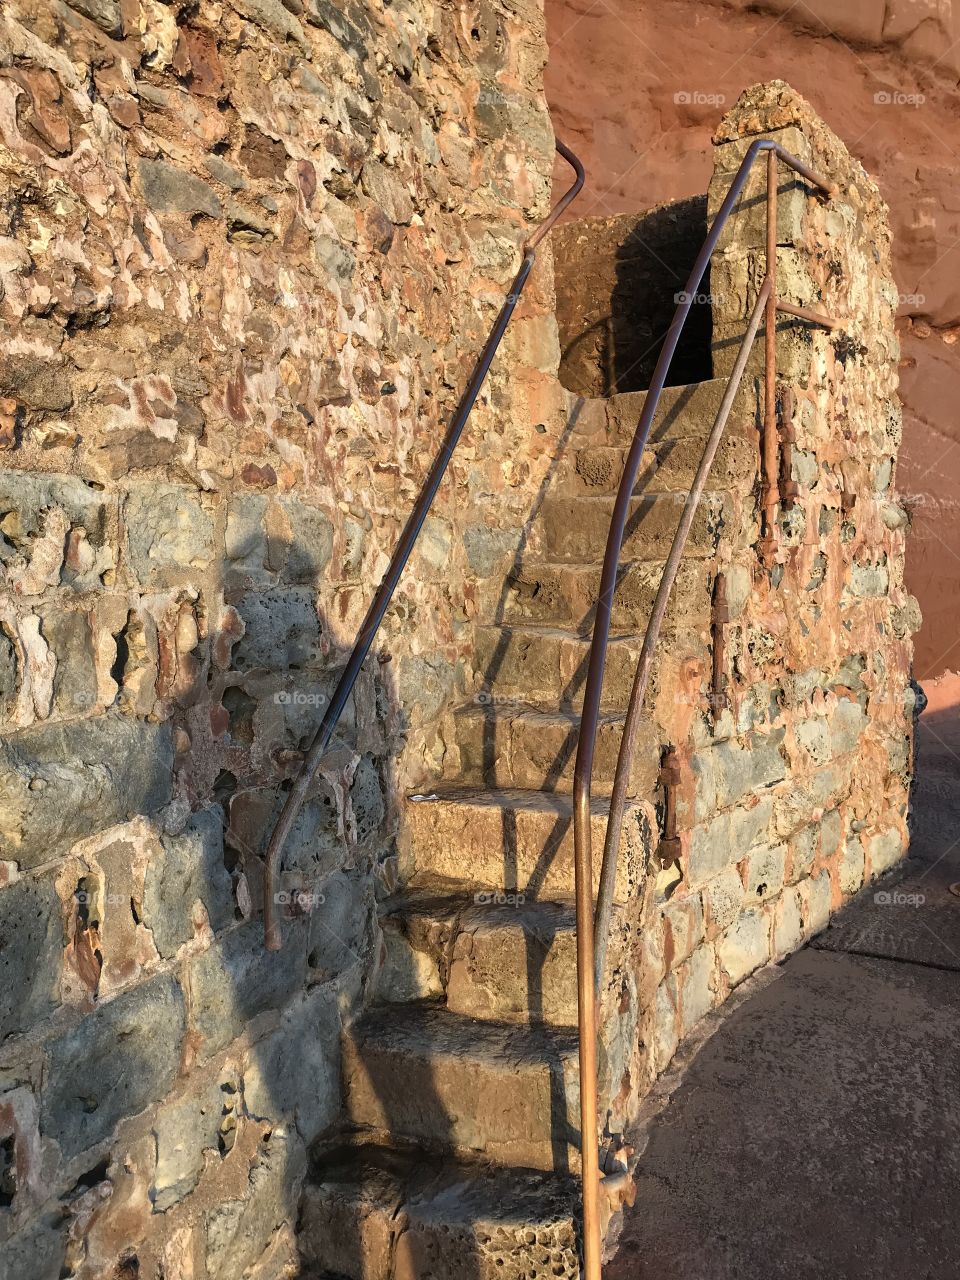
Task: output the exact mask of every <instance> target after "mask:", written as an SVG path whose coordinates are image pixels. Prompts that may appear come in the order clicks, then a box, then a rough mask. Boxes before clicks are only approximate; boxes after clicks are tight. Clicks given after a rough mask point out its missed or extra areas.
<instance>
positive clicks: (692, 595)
mask: <svg viewBox="0 0 960 1280" xmlns="http://www.w3.org/2000/svg"><path fill="white" fill-rule="evenodd" d="M663 568H664V562H663V561H662V560H650V561H644V560H640V561H632V562H630V561H627V562H624V563H623V564H621V566H620V570H619V573H618V576H617V585H616V589H615V591H614V596H613V613H612V617H611V626H612V628H613V630H614V631H624V632H637V633H641V634H642V632H643V631H644V629H645V628H646V625H647V622H648V621H649V618H650V612H651V610H652V608H653V602H654V600H655V599H656V595H657V589H658V587H659V586H660V579H661V577H662V576H663ZM713 581H714V572H713V566H712V564H711V563H709V562H708V561H704V560H699V559H689V560H684V561H682V562H681V564H680V568H679V571H678V573H677V579H676V582H675V583H674V586H673V590H672V591H671V593H670V602H669V605H668V606H667V613H666V617H665V618H664V625H663V636H664V638H665V639H666V638H668V637H670V636H671V635H673V634H675V633H676V632H677V631H678V630H680V629H682V628H691V627H692V628H704V627H708V626H709V625H710V600H711V592H712V590H713ZM599 594H600V567H599V566H598V565H579V564H564V563H543V564H537V563H528V564H524V565H522V566H521V567H520V568H518V569H516V570H515V571H514V572H513V573H512V574H511V576H510V579H509V582H508V588H507V593H506V598H505V600H504V604H503V612H502V617H503V621H504V622H505V623H507V624H508V625H511V624H512V625H522V624H524V623H533V624H534V625H538V626H553V627H569V628H571V629H572V630H574V631H576V632H578V633H579V634H581V635H585V634H589V632H590V629H591V628H592V626H593V623H594V619H595V617H596V605H597V598H598V596H599Z"/></svg>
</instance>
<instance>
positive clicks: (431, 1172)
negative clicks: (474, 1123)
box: [297, 1143, 580, 1280]
mask: <svg viewBox="0 0 960 1280" xmlns="http://www.w3.org/2000/svg"><path fill="white" fill-rule="evenodd" d="M576 1205H577V1187H576V1183H575V1181H574V1180H573V1179H572V1178H567V1177H559V1176H557V1175H554V1174H549V1173H540V1172H535V1171H529V1170H506V1169H496V1168H493V1167H491V1166H489V1165H488V1164H486V1163H482V1162H474V1161H454V1160H451V1159H447V1160H445V1161H444V1162H443V1163H442V1164H438V1162H436V1161H433V1160H429V1161H428V1160H424V1158H423V1152H422V1151H420V1150H418V1149H416V1148H406V1149H404V1148H401V1149H396V1148H391V1147H387V1146H379V1145H375V1144H373V1143H358V1144H344V1145H343V1146H341V1147H339V1148H336V1149H334V1150H332V1151H331V1152H329V1153H328V1154H326V1155H325V1156H320V1157H319V1158H317V1159H315V1161H314V1164H313V1168H312V1171H311V1175H310V1177H309V1178H308V1180H307V1183H306V1185H305V1186H304V1190H303V1196H302V1199H301V1216H300V1222H299V1230H298V1233H297V1245H298V1248H299V1250H300V1255H301V1258H302V1260H303V1263H304V1264H305V1265H307V1266H310V1267H313V1268H315V1269H316V1270H317V1271H319V1272H320V1273H321V1274H323V1273H325V1274H326V1275H328V1276H330V1277H333V1276H336V1277H338V1278H339V1280H344V1278H345V1280H426V1278H427V1277H431V1280H454V1278H455V1277H456V1278H458V1280H459V1278H460V1277H469V1280H523V1278H525V1277H529V1276H531V1275H533V1276H545V1277H546V1276H553V1277H557V1278H558V1280H577V1277H578V1276H579V1274H580V1271H579V1259H578V1232H577V1228H576V1225H575V1223H576V1217H575V1215H576Z"/></svg>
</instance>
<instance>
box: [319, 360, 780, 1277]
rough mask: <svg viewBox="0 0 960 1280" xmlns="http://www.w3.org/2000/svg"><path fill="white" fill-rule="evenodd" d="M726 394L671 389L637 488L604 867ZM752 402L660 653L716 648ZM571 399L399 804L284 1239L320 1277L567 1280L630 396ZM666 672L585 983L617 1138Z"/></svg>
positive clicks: (644, 1023) (642, 1008) (720, 469)
mask: <svg viewBox="0 0 960 1280" xmlns="http://www.w3.org/2000/svg"><path fill="white" fill-rule="evenodd" d="M723 387H724V383H723V382H722V381H711V382H706V383H700V384H697V385H695V386H691V387H674V388H668V389H667V390H666V391H665V393H664V395H663V397H662V401H661V406H660V409H659V413H658V418H657V420H656V422H655V425H654V429H653V432H652V436H651V446H650V449H649V453H648V458H647V461H646V462H645V465H644V468H643V471H642V473H641V476H640V480H639V483H638V486H637V494H636V498H635V500H634V508H635V510H634V515H633V517H632V519H631V523H630V528H629V532H628V537H627V540H626V543H625V546H624V554H623V565H622V571H621V575H620V580H619V584H618V588H617V595H616V600H615V608H614V627H615V637H614V639H613V642H612V644H611V652H610V660H609V664H608V672H607V677H606V683H605V685H604V704H605V708H606V711H605V715H604V718H603V722H602V725H601V729H600V734H599V739H598V748H597V764H596V769H595V786H594V795H595V797H596V799H595V802H594V803H595V818H594V823H595V830H594V848H595V858H594V863H595V865H594V875H595V878H597V879H598V877H599V861H600V851H601V850H602V847H603V829H604V803H603V797H604V796H606V795H609V792H610V788H611V784H612V779H613V771H614V766H615V762H616V755H617V750H618V748H619V742H620V734H621V729H622V723H623V717H622V711H623V709H624V708H625V706H626V703H627V700H628V696H629V691H630V687H631V684H632V680H633V674H634V668H635V665H636V661H637V657H638V655H639V650H640V645H641V642H642V638H643V627H644V625H645V623H646V618H647V616H648V613H649V609H650V605H651V603H652V600H653V596H654V594H655V592H656V588H657V584H658V582H659V578H660V574H661V571H662V568H663V559H664V557H665V556H666V553H667V551H668V549H669V545H670V541H671V538H672V536H673V531H674V529H675V527H676V524H677V521H678V519H679V517H680V513H681V510H682V502H683V500H684V495H685V493H686V491H687V490H688V489H689V486H690V483H691V481H692V478H693V473H694V471H695V469H696V466H697V463H698V462H699V458H700V455H701V452H702V446H703V441H704V437H705V435H706V433H707V432H708V430H709V428H710V426H711V425H712V421H713V416H714V414H715V412H716V408H717V405H718V404H719V400H720V396H721V394H722V391H723ZM751 395H752V391H751ZM748 398H749V397H747V396H746V395H745V396H744V397H742V398H741V399H742V405H741V408H740V410H739V411H736V412H735V414H734V416H733V418H732V419H731V422H730V426H729V429H728V433H727V438H726V440H725V443H724V445H723V447H722V450H721V453H720V456H719V457H718V460H717V462H716V465H715V469H714V480H715V487H714V488H713V489H712V490H711V492H710V494H709V496H708V498H707V500H706V501H705V502H704V504H703V508H702V512H701V514H700V515H698V517H697V521H696V523H695V525H694V531H693V534H692V536H691V539H690V542H689V544H688V548H687V554H686V558H685V561H684V564H683V566H682V570H681V575H680V579H679V581H678V585H677V588H676V591H675V594H674V598H673V603H672V604H671V609H670V614H669V616H668V619H667V625H666V628H665V633H664V637H663V640H662V643H661V652H662V653H663V654H667V655H670V656H671V658H672V659H673V660H675V661H680V660H682V659H686V658H687V657H689V656H690V655H702V654H704V653H705V652H707V651H708V649H709V643H710V607H711V592H712V587H713V577H714V573H715V564H714V559H713V558H714V556H715V552H716V547H717V541H718V537H719V535H720V533H721V531H722V530H723V529H724V528H725V527H728V526H730V525H731V523H735V522H737V521H740V522H745V523H746V524H749V523H750V522H751V521H752V520H753V519H754V517H755V511H754V499H753V491H754V485H755V480H756V474H757V459H758V448H757V431H756V425H755V416H754V410H753V408H752V406H751V405H750V404H748V403H747V400H748ZM571 399H572V403H571V421H572V423H573V426H572V429H571V432H570V435H569V439H568V445H567V448H566V452H565V454H564V456H563V457H562V458H561V460H560V462H559V465H558V468H557V470H556V472H555V475H554V477H553V483H552V485H551V488H550V490H549V492H548V493H547V494H546V495H545V497H544V499H543V502H542V506H541V508H540V511H539V513H538V516H537V519H536V523H535V526H534V527H533V529H532V530H531V531H530V536H529V540H528V543H527V548H526V552H525V555H524V558H523V562H522V564H520V565H518V566H517V567H516V569H515V571H514V573H513V574H512V575H511V577H510V579H509V581H508V582H507V583H506V584H505V589H504V594H503V599H502V603H501V607H500V608H499V610H498V611H497V616H496V617H495V618H494V619H493V620H492V621H491V622H490V623H489V624H488V625H484V626H481V627H480V628H478V632H477V642H476V670H477V676H478V683H479V685H480V691H479V692H478V694H477V695H476V697H475V698H474V699H473V700H471V701H470V702H469V703H467V704H466V705H464V706H462V707H461V708H459V709H458V710H456V712H455V713H454V717H453V718H454V724H455V732H456V741H457V745H458V748H459V750H458V752H452V753H451V755H452V756H454V757H457V756H458V757H459V758H458V760H457V765H456V770H455V772H452V773H451V775H450V776H449V777H447V778H446V779H445V780H444V781H443V782H442V784H441V785H440V786H438V788H437V790H436V791H435V792H433V793H432V794H430V795H427V796H420V797H413V798H411V801H410V803H409V805H408V812H407V814H406V824H405V833H404V840H405V842H406V846H405V850H404V854H405V863H406V865H409V866H411V867H412V868H413V869H414V870H413V874H412V876H411V877H410V878H409V880H408V882H407V883H406V884H405V886H404V887H403V889H402V891H401V892H399V893H398V894H397V895H395V896H394V897H392V898H391V899H389V900H388V901H387V902H385V903H384V904H383V906H382V909H381V927H382V930H383V939H384V961H383V965H382V968H381V971H380V975H379V985H378V989H377V1001H378V1002H377V1003H376V1004H375V1005H374V1006H373V1007H372V1008H370V1009H369V1010H368V1012H367V1013H366V1014H365V1015H364V1016H363V1017H362V1018H361V1019H360V1020H359V1021H358V1022H356V1023H354V1024H353V1026H352V1027H351V1028H350V1029H349V1032H348V1034H347V1036H346V1039H345V1043H344V1053H343V1074H344V1086H345V1094H346V1105H347V1113H348V1116H349V1121H350V1126H351V1129H350V1132H349V1133H347V1134H346V1135H343V1136H342V1138H341V1140H340V1141H339V1142H338V1143H336V1144H334V1145H333V1146H330V1145H328V1146H327V1147H326V1148H325V1149H324V1150H321V1151H317V1152H315V1153H314V1164H313V1168H312V1173H311V1178H310V1180H309V1182H308V1185H307V1188H306V1190H305V1193H304V1197H303V1202H302V1218H301V1223H300V1232H299V1242H300V1248H301V1253H302V1256H303V1258H304V1261H305V1263H306V1264H308V1265H309V1266H310V1267H312V1268H314V1269H315V1270H316V1272H317V1274H319V1275H323V1276H331V1277H332V1276H337V1277H341V1276H343V1277H349V1278H350V1280H413V1277H417V1280H426V1278H427V1277H430V1278H431V1280H441V1277H443V1278H444V1280H446V1278H447V1277H457V1278H458V1280H493V1278H494V1277H501V1278H502V1280H514V1278H516V1280H519V1278H520V1277H521V1276H523V1277H531V1278H533V1277H545V1276H556V1277H565V1276H569V1277H575V1276H578V1275H579V1262H578V1248H577V1238H576V1236H577V1228H576V1227H575V1223H576V1222H577V1220H578V1217H579V1210H578V1200H579V1194H578V1188H577V1185H576V1173H577V1170H578V1167H579V1151H578V1106H579V1100H578V1071H577V1033H576V1021H577V1004H576V991H577V986H576V955H575V928H574V908H573V891H574V883H573V832H572V822H571V798H570V792H571V788H572V778H573V764H574V756H575V752H576V742H577V714H578V704H579V700H580V698H581V696H582V688H583V682H584V678H585V671H586V661H587V654H588V647H589V626H590V624H591V620H592V608H593V602H594V601H595V599H596V594H597V589H598V581H599V572H600V570H599V566H600V561H601V559H602V555H603V548H604V544H605V540H606V536H607V528H608V524H609V519H610V513H611V509H612V504H613V495H614V494H615V491H616V486H617V483H618V481H619V476H620V473H621V469H622V461H623V451H624V449H625V447H626V446H627V445H628V443H629V439H630V437H631V435H632V432H633V429H634V427H635V424H636V421H637V417H638V415H639V412H640V408H641V406H642V402H643V399H644V393H642V392H641V393H629V394H621V395H614V396H611V397H609V398H606V399H599V398H597V399H593V400H582V399H577V400H573V398H571ZM658 688H659V686H658V684H657V681H656V680H655V681H654V682H653V689H652V693H651V699H650V714H649V718H648V722H647V724H646V725H645V731H644V735H643V737H642V740H641V746H640V749H639V751H638V753H637V763H636V767H635V769H634V774H633V778H632V785H631V796H632V807H631V809H630V813H629V820H628V822H627V824H626V837H625V839H624V842H623V848H622V852H621V865H620V869H619V878H618V885H617V890H618V892H617V906H616V908H615V913H614V922H613V926H612V930H611V938H610V943H609V960H608V971H609V975H610V976H609V978H608V980H607V982H606V983H605V986H604V990H603V992H602V995H601V1114H600V1120H601V1129H602V1130H603V1129H606V1131H607V1133H608V1134H612V1135H613V1134H617V1133H618V1132H619V1130H620V1129H621V1127H622V1126H623V1124H625V1123H626V1122H627V1121H628V1120H629V1118H630V1117H631V1113H632V1112H633V1111H634V1110H635V1107H636V1103H637V1101H638V1099H639V1097H640V1096H641V1095H642V1093H643V1091H644V1088H645V1084H646V1083H648V1082H649V1079H650V1078H651V1069H650V1066H649V1063H648V1062H647V1061H646V1059H645V1058H644V1053H645V1046H647V1045H648V1044H649V1040H650V1035H649V1025H648V1020H649V1017H650V1011H649V1004H650V996H651V994H652V993H651V992H649V991H647V992H643V991H642V990H641V989H640V988H641V987H642V983H643V965H642V960H641V950H642V936H641V935H642V922H643V918H644V911H645V910H646V909H647V905H648V904H649V902H650V901H651V898H652V895H653V894H654V893H655V880H656V876H655V874H654V875H651V874H649V873H648V867H649V863H650V855H651V852H652V851H653V848H654V847H655V844H656V839H657V837H656V810H655V804H656V802H657V799H658V790H657V788H658V775H659V767H660V756H661V750H662V746H663V743H664V742H665V741H666V733H667V726H666V724H665V723H664V719H665V718H664V716H663V714H662V712H659V713H658V709H657V691H658ZM658 715H659V719H658ZM667 719H669V717H667ZM628 957H629V964H628V963H626V961H627V958H628Z"/></svg>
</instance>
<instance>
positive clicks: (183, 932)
mask: <svg viewBox="0 0 960 1280" xmlns="http://www.w3.org/2000/svg"><path fill="white" fill-rule="evenodd" d="M161 843H162V845H163V851H164V852H163V857H162V858H155V859H154V860H153V861H152V862H151V863H150V864H149V865H148V867H147V873H146V878H145V882H144V893H143V922H144V924H145V925H146V926H147V927H148V928H149V929H151V930H152V932H153V940H154V942H155V943H156V946H157V950H158V951H159V952H160V954H161V955H162V956H164V957H166V956H172V955H173V954H174V953H175V952H176V950H177V948H178V947H179V946H181V945H182V944H183V943H184V942H187V941H188V940H189V939H190V938H192V937H193V936H194V928H193V918H192V917H193V904H194V902H196V900H197V899H198V898H199V900H200V901H201V902H202V903H203V905H204V907H205V908H206V911H207V918H208V919H209V921H210V927H211V929H213V931H214V932H215V933H216V932H217V930H219V929H223V928H225V927H226V925H228V924H229V923H230V921H231V920H233V918H234V908H235V906H236V903H235V900H234V895H233V881H232V879H231V876H230V873H229V871H228V870H227V868H226V865H225V863H224V861H223V818H222V814H221V810H220V808H219V806H217V807H215V808H212V809H203V810H201V811H200V812H199V813H196V814H194V816H193V817H192V818H191V819H190V821H189V823H188V824H187V826H186V828H185V829H184V830H183V832H181V834H180V835H177V836H164V837H163V838H162V841H161Z"/></svg>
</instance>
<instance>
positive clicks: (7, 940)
mask: <svg viewBox="0 0 960 1280" xmlns="http://www.w3.org/2000/svg"><path fill="white" fill-rule="evenodd" d="M63 945H64V937H63V914H62V909H61V906H60V899H59V898H58V896H57V893H56V890H55V889H54V887H53V884H52V882H51V881H50V880H33V879H30V880H20V881H18V882H17V883H16V884H12V885H8V886H7V887H6V888H4V889H0V1040H3V1039H4V1038H5V1037H6V1036H8V1035H13V1034H16V1033H17V1032H19V1031H25V1030H27V1029H28V1028H29V1027H31V1026H32V1025H33V1024H34V1023H35V1022H39V1021H40V1019H41V1018H43V1017H45V1016H46V1015H47V1014H48V1013H49V1012H50V1010H51V1009H53V1008H54V1007H55V1005H56V1004H57V1002H58V1000H59V981H60V965H61V959H62V955H63Z"/></svg>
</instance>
